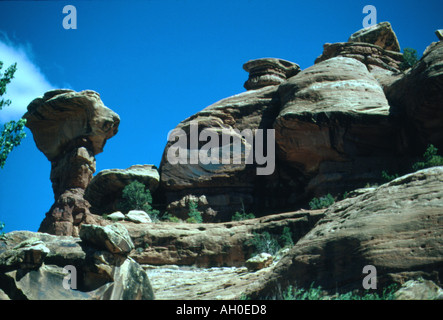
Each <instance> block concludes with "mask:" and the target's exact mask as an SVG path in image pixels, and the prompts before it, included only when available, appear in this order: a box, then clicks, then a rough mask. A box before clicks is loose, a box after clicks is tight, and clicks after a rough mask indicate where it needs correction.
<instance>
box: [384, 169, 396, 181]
mask: <svg viewBox="0 0 443 320" xmlns="http://www.w3.org/2000/svg"><path fill="white" fill-rule="evenodd" d="M381 178H382V180H383V181H386V182H389V181H392V180H394V179H397V178H398V174H393V175H389V174H388V171H382V172H381Z"/></svg>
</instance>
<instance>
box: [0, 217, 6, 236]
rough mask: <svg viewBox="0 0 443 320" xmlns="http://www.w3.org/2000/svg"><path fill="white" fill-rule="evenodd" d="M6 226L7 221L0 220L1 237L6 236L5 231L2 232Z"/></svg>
mask: <svg viewBox="0 0 443 320" xmlns="http://www.w3.org/2000/svg"><path fill="white" fill-rule="evenodd" d="M4 227H5V223H4V222H1V221H0V237H2V236H4V235H5V233H4V232H1V231H2V230H3V228H4Z"/></svg>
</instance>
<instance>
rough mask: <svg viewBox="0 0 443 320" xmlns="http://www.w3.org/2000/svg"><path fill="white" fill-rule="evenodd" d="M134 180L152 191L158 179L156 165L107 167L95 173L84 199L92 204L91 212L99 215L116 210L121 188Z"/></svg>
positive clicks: (120, 196)
mask: <svg viewBox="0 0 443 320" xmlns="http://www.w3.org/2000/svg"><path fill="white" fill-rule="evenodd" d="M134 181H138V182H140V183H142V184H144V185H145V187H146V188H147V189H149V190H150V191H151V192H154V191H155V190H156V189H157V187H158V185H159V181H160V176H159V173H158V171H157V168H156V166H154V165H133V166H131V167H129V168H127V169H107V170H103V171H100V172H99V173H97V174H96V175H95V177H94V178H93V179H92V181H91V182H90V184H89V185H88V187H87V188H86V191H85V199H87V200H88V201H89V203H90V204H91V206H92V208H91V212H93V213H95V214H100V215H101V214H109V213H112V212H115V211H117V210H118V207H117V205H118V203H119V201H120V200H121V198H122V192H123V189H124V188H125V187H126V186H127V185H129V184H131V183H132V182H134Z"/></svg>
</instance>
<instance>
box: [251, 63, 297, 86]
mask: <svg viewBox="0 0 443 320" xmlns="http://www.w3.org/2000/svg"><path fill="white" fill-rule="evenodd" d="M243 69H245V71H247V72H249V79H248V80H247V81H246V82H245V84H244V87H245V89H246V90H256V89H260V88H263V87H266V86H275V85H279V84H281V83H283V82H285V81H286V79H288V78H290V77H293V76H295V75H296V74H297V73H299V72H300V66H299V65H298V64H296V63H293V62H290V61H286V60H283V59H275V58H263V59H257V60H250V61H248V62H246V63H245V64H244V65H243Z"/></svg>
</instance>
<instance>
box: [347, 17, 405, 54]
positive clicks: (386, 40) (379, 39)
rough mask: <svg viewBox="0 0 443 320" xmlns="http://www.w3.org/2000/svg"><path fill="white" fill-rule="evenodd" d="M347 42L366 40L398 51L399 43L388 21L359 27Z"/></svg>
mask: <svg viewBox="0 0 443 320" xmlns="http://www.w3.org/2000/svg"><path fill="white" fill-rule="evenodd" d="M348 42H366V43H371V44H375V45H377V46H379V47H381V48H383V49H386V50H390V51H395V52H400V44H399V43H398V40H397V36H396V34H395V32H394V30H392V27H391V24H390V23H389V22H380V23H378V24H376V25H373V26H369V27H366V28H364V29H361V30H359V31H357V32H355V33H354V34H352V35H351V36H350V37H349V39H348Z"/></svg>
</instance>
